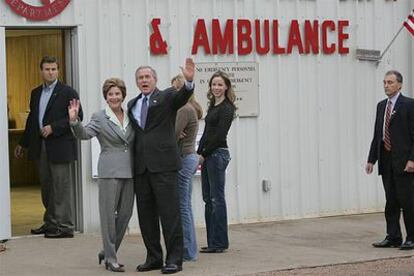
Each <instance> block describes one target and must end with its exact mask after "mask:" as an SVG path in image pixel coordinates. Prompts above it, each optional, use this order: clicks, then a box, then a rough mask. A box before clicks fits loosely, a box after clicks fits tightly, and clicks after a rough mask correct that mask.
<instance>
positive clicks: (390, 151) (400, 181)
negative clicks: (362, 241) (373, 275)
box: [365, 71, 414, 250]
mask: <svg viewBox="0 0 414 276" xmlns="http://www.w3.org/2000/svg"><path fill="white" fill-rule="evenodd" d="M402 83H403V77H402V75H401V73H399V72H398V71H388V72H387V73H386V74H385V77H384V90H385V94H386V95H387V97H388V98H387V99H385V100H383V101H381V102H379V103H378V105H377V116H376V120H375V129H374V138H373V140H372V143H371V148H370V151H369V156H368V162H367V165H366V168H365V170H366V172H367V173H368V174H370V173H372V171H373V166H374V164H375V162H376V161H377V160H378V173H379V174H380V175H381V176H382V182H383V185H384V190H385V198H386V203H385V220H386V223H387V236H386V237H385V239H384V240H383V241H380V242H376V243H373V244H372V245H373V246H374V247H400V249H401V250H410V249H414V100H413V99H411V98H408V97H405V96H403V95H402V94H401V92H400V91H401V88H402ZM401 209H402V212H403V218H404V224H405V228H406V230H407V237H406V240H405V242H404V243H403V244H402V233H401V227H400V214H401Z"/></svg>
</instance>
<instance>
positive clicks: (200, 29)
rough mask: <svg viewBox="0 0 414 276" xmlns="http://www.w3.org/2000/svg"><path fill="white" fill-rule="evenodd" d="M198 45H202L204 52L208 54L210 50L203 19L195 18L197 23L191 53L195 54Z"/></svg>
mask: <svg viewBox="0 0 414 276" xmlns="http://www.w3.org/2000/svg"><path fill="white" fill-rule="evenodd" d="M199 46H201V47H204V52H205V53H206V54H210V52H211V51H210V46H209V45H208V35H207V30H206V24H205V23H204V19H198V20H197V25H196V28H195V31H194V40H193V49H192V50H191V54H193V55H195V54H197V51H198V47H199Z"/></svg>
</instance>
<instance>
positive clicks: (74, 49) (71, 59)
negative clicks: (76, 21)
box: [63, 26, 84, 232]
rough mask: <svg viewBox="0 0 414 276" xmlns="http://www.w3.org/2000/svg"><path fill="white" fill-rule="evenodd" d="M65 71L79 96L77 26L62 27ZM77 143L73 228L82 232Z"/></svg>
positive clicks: (80, 179)
mask: <svg viewBox="0 0 414 276" xmlns="http://www.w3.org/2000/svg"><path fill="white" fill-rule="evenodd" d="M63 31H64V41H65V43H64V47H65V49H64V50H65V65H66V68H65V72H66V83H67V84H68V85H70V86H71V87H72V88H73V89H75V90H76V91H77V92H78V93H79V96H80V92H79V91H80V81H79V77H80V75H79V48H80V47H79V28H78V26H74V27H69V28H64V29H63ZM77 144H78V147H77V148H78V160H77V161H75V165H74V176H75V230H76V231H80V232H83V230H84V225H83V221H84V220H83V190H82V187H83V185H82V152H81V141H80V140H78V141H77Z"/></svg>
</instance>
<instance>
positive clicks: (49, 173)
mask: <svg viewBox="0 0 414 276" xmlns="http://www.w3.org/2000/svg"><path fill="white" fill-rule="evenodd" d="M40 70H41V75H42V79H43V84H42V85H40V86H39V87H37V88H35V89H34V90H33V91H32V93H31V97H30V113H29V116H28V118H27V121H26V128H25V130H24V134H23V137H22V139H21V140H20V142H19V144H18V145H17V146H16V148H15V152H14V153H15V156H16V157H17V158H21V157H22V156H23V153H24V149H26V148H27V149H28V157H29V160H36V161H37V164H38V167H39V177H40V183H41V195H42V202H43V205H44V207H45V213H44V216H43V221H44V223H43V225H42V226H41V227H39V228H37V229H32V230H31V233H32V234H44V235H45V237H46V238H72V237H73V231H74V217H75V214H74V212H75V206H74V178H73V175H72V172H73V162H74V160H76V159H77V142H76V139H75V138H74V137H73V134H72V132H71V130H70V126H69V116H68V106H69V101H70V100H72V99H73V98H76V99H78V98H79V97H78V93H76V91H75V90H73V89H72V88H71V87H69V86H67V85H64V84H63V83H61V82H60V81H58V75H59V64H58V61H57V59H56V58H54V57H49V56H46V57H44V58H43V59H42V60H41V62H40ZM80 117H81V118H82V111H81V112H80Z"/></svg>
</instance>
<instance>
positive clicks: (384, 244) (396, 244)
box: [372, 237, 402, 248]
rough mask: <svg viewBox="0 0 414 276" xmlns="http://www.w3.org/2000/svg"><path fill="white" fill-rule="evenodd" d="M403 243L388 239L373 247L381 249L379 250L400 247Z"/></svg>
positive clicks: (376, 243) (374, 244)
mask: <svg viewBox="0 0 414 276" xmlns="http://www.w3.org/2000/svg"><path fill="white" fill-rule="evenodd" d="M401 243H402V241H401V240H391V239H389V238H388V237H387V238H385V239H384V240H383V241H380V242H375V243H373V244H372V246H373V247H379V248H386V247H400V246H401Z"/></svg>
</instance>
